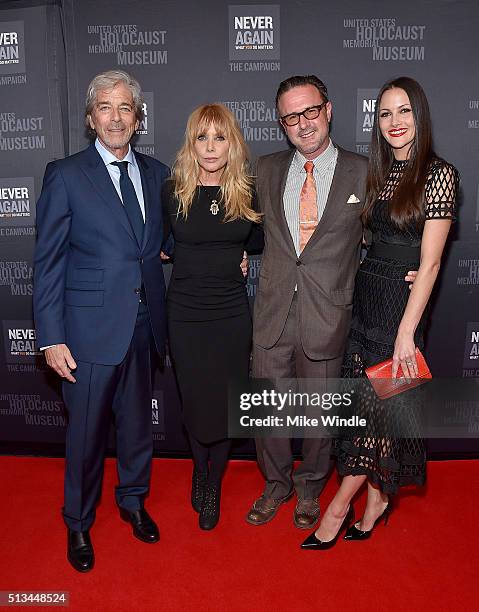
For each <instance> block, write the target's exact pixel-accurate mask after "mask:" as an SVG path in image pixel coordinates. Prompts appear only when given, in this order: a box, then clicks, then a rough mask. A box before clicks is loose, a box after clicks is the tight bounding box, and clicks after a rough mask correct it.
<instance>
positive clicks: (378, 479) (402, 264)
mask: <svg viewBox="0 0 479 612" xmlns="http://www.w3.org/2000/svg"><path fill="white" fill-rule="evenodd" d="M406 164H407V161H395V162H394V163H393V165H392V168H391V171H390V174H389V176H388V178H387V181H386V184H385V185H384V188H383V190H382V192H381V194H380V197H379V199H378V201H377V202H376V204H375V206H374V208H373V210H372V213H371V217H370V221H369V229H370V230H371V232H372V236H373V239H372V243H371V247H370V248H369V250H368V254H367V256H366V257H365V259H364V260H363V262H362V264H361V266H360V268H359V271H358V274H357V276H356V283H355V291H354V299H353V315H352V323H351V331H350V334H349V339H348V343H347V347H346V352H345V358H344V364H343V376H344V377H345V378H358V377H364V376H365V374H364V370H365V368H367V367H369V366H372V365H375V364H377V363H380V362H381V361H384V360H386V359H389V358H391V357H392V355H393V353H394V343H395V340H396V334H397V331H398V327H399V324H400V322H401V319H402V316H403V314H404V310H405V308H406V304H407V301H408V298H409V295H410V291H409V285H408V283H406V282H405V281H404V277H405V276H406V273H407V271H408V270H414V269H415V270H417V269H418V266H419V260H420V247H421V236H422V228H418V227H417V226H416V225H415V224H412V223H411V224H410V225H409V226H408V227H406V228H405V229H403V230H399V229H398V227H397V226H396V225H395V224H394V223H393V221H392V220H391V217H390V214H389V201H390V199H391V196H392V195H393V193H394V190H395V188H396V186H397V185H398V183H399V181H400V179H401V176H402V174H403V172H404V169H405V167H406ZM458 181H459V178H458V173H457V171H456V169H455V168H454V167H453V166H451V165H449V164H447V163H446V162H444V161H443V160H435V161H434V162H433V164H432V165H431V171H430V173H429V176H428V180H427V183H426V193H425V219H426V220H428V219H453V218H454V216H455V200H456V192H457V186H458ZM426 318H427V311H425V312H424V314H423V316H422V318H421V321H420V323H419V325H418V326H417V330H416V333H415V338H414V339H415V344H416V346H417V347H419V348H420V349H421V350H422V348H423V344H424V341H423V333H424V325H425V322H426ZM418 391H419V389H418ZM414 393H415V391H413V390H412V391H407V392H406V393H404V394H403V395H401V394H400V395H397V396H396V397H395V398H392V399H390V400H387V401H386V402H384V401H383V402H380V401H379V400H378V399H377V397H376V395H375V393H374V391H373V389H372V387H371V386H370V385H369V383H367V382H365V384H364V385H363V386H361V390H360V392H359V394H358V395H357V396H356V403H355V406H354V414H357V415H359V416H360V417H364V418H366V421H367V428H366V431H364V430H362V431H361V433H358V432H354V431H353V432H350V433H349V434H346V435H344V436H343V437H341V438H340V439H338V440H336V441H335V444H334V451H335V454H336V455H337V467H338V472H339V473H340V474H341V475H342V476H346V475H350V474H352V475H359V474H362V475H364V474H365V475H367V477H368V478H369V480H370V481H371V482H373V483H374V484H376V485H377V486H379V487H380V488H381V490H382V491H383V492H385V493H387V494H395V493H396V492H397V490H398V487H400V486H404V485H409V484H423V483H424V480H425V466H426V452H425V445H424V441H423V440H422V439H421V438H419V437H418V431H419V429H418V421H417V419H418V417H419V412H418V410H419V405H418V401H417V398H418V396H417V395H416V399H415V400H414V399H413V398H412V396H411V394H414ZM406 396H407V398H406ZM419 397H420V396H419Z"/></svg>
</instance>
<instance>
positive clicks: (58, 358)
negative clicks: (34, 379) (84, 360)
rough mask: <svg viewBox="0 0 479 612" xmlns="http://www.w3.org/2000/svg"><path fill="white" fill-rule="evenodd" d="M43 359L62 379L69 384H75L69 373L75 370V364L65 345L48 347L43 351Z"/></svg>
mask: <svg viewBox="0 0 479 612" xmlns="http://www.w3.org/2000/svg"><path fill="white" fill-rule="evenodd" d="M43 352H44V353H45V359H46V360H47V363H48V365H49V366H50V367H51V368H52V369H53V370H55V372H56V373H57V374H58V375H59V376H61V377H62V378H66V379H67V380H68V381H69V382H76V380H75V379H74V378H73V376H72V374H71V371H72V370H75V369H76V367H77V364H76V363H75V360H74V359H73V357H72V354H71V353H70V349H69V348H68V346H67V345H66V344H54V345H53V346H49V347H48V348H46V349H45V350H44V351H43Z"/></svg>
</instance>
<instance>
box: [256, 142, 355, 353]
mask: <svg viewBox="0 0 479 612" xmlns="http://www.w3.org/2000/svg"><path fill="white" fill-rule="evenodd" d="M293 155H294V150H291V151H281V152H280V153H273V154H272V155H266V156H264V157H261V158H259V160H258V164H257V179H256V189H257V194H258V204H259V209H260V211H261V212H262V213H263V215H264V217H263V222H264V233H265V246H264V252H263V259H262V264H261V270H260V274H259V286H258V291H257V295H256V299H255V305H254V328H253V330H254V331H253V341H254V342H255V343H256V344H257V345H259V346H261V347H263V348H266V349H268V348H271V347H273V346H274V345H275V344H276V342H277V341H278V340H279V338H280V336H281V333H282V331H283V329H284V325H285V322H286V318H287V316H288V312H289V308H290V306H291V302H292V300H293V296H294V290H295V287H296V286H297V288H298V314H299V323H300V334H301V342H302V345H303V349H304V351H305V353H306V355H307V356H308V357H309V358H310V359H333V358H335V357H340V356H341V355H342V353H343V352H344V346H345V342H346V337H347V334H348V331H349V326H350V323H351V310H352V300H353V291H354V279H355V275H356V272H357V269H358V265H359V256H360V251H361V239H362V225H361V219H360V214H361V210H362V208H363V205H364V195H365V184H366V171H367V159H366V158H365V157H362V156H360V155H357V154H355V153H351V152H349V151H346V150H345V149H341V148H340V147H338V159H337V163H336V169H335V172H334V176H333V181H332V184H331V189H330V191H329V195H328V199H327V202H326V208H325V210H324V213H323V216H322V218H321V220H320V222H319V223H318V226H317V228H316V230H315V231H314V233H313V235H312V236H311V238H310V240H309V242H308V244H307V245H306V247H305V248H304V250H303V252H302V253H301V255H300V256H299V258H298V257H297V255H296V252H295V249H294V245H293V241H292V238H291V234H290V233H289V229H288V225H287V222H286V218H285V214H284V207H283V193H284V188H285V184H286V178H287V175H288V170H289V166H290V164H291V161H292V159H293ZM352 194H354V195H355V196H356V198H358V199H359V200H360V201H359V202H357V203H348V199H349V198H350V196H351V195H352Z"/></svg>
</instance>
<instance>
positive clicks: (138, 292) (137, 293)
mask: <svg viewBox="0 0 479 612" xmlns="http://www.w3.org/2000/svg"><path fill="white" fill-rule="evenodd" d="M135 293H136V295H140V293H141V289H140V288H139V287H137V288H136V289H135Z"/></svg>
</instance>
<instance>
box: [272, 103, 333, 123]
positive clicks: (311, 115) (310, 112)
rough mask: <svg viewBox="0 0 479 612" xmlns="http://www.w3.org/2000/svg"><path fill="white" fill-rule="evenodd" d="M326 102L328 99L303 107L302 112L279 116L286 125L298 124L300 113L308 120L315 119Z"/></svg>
mask: <svg viewBox="0 0 479 612" xmlns="http://www.w3.org/2000/svg"><path fill="white" fill-rule="evenodd" d="M327 103H328V101H327V100H326V101H325V102H323V103H322V104H317V105H316V106H310V107H308V108H305V109H304V111H303V112H302V113H290V114H289V115H284V117H280V119H281V122H282V123H284V124H285V125H287V126H288V127H292V126H293V125H298V123H299V118H300V117H301V115H303V117H304V118H305V119H308V120H310V119H317V118H318V117H319V113H320V112H321V111H322V110H323V106H326V104H327Z"/></svg>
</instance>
